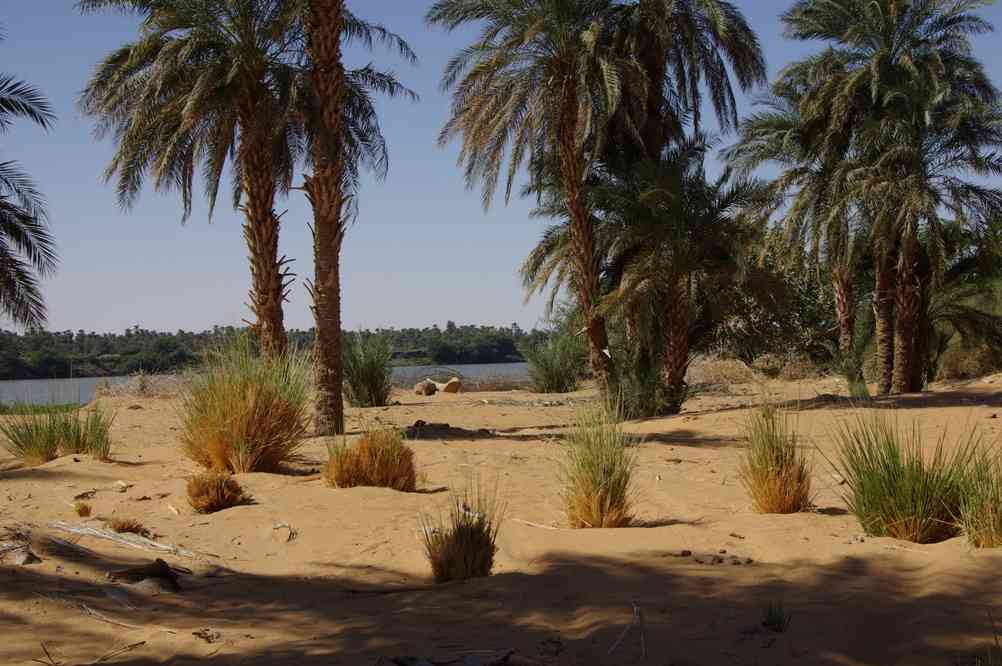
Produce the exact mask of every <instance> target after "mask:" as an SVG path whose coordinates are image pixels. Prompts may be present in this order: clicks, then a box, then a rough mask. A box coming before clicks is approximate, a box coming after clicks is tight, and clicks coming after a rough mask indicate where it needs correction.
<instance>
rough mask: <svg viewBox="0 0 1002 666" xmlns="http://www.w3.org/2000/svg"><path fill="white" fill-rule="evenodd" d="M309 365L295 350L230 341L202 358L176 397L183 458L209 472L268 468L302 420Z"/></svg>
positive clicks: (286, 450)
mask: <svg viewBox="0 0 1002 666" xmlns="http://www.w3.org/2000/svg"><path fill="white" fill-rule="evenodd" d="M310 377H311V367H310V362H309V359H308V358H307V357H306V356H305V355H303V354H300V353H297V352H289V353H286V354H282V355H278V356H274V357H263V356H261V355H259V354H258V352H257V348H256V347H255V346H254V345H253V344H252V342H251V341H250V340H249V339H246V338H238V339H236V340H234V341H232V342H231V343H230V344H228V345H226V346H224V347H222V348H219V349H216V350H213V351H211V352H209V353H208V354H207V355H206V360H205V364H204V366H203V367H202V368H201V369H200V370H198V371H193V372H192V373H190V374H189V375H188V376H187V379H186V382H185V385H184V388H183V390H182V394H181V420H182V425H183V432H182V435H181V441H182V446H183V449H184V453H185V455H187V456H188V457H189V458H191V459H192V460H194V461H195V462H196V463H198V464H199V465H202V466H203V467H206V468H208V469H210V470H213V471H217V472H231V473H240V472H274V471H277V470H278V469H279V467H280V466H281V465H282V464H283V463H284V462H286V461H287V460H289V458H291V457H292V456H293V454H295V452H296V450H297V449H298V448H299V446H300V445H301V443H302V441H303V439H304V438H305V436H306V432H307V425H308V422H309V412H308V409H309V391H310V385H311V384H310Z"/></svg>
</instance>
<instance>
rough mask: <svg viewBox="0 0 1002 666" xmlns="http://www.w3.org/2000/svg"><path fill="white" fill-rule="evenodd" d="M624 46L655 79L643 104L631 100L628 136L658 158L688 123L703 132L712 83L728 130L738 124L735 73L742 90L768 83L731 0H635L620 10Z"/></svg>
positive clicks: (618, 30)
mask: <svg viewBox="0 0 1002 666" xmlns="http://www.w3.org/2000/svg"><path fill="white" fill-rule="evenodd" d="M613 21H614V23H615V26H616V27H615V33H614V37H613V39H614V40H615V43H616V45H617V46H616V48H617V49H618V50H620V51H621V52H622V53H623V54H624V56H626V57H629V58H630V59H632V60H635V61H637V62H638V63H640V66H641V68H642V70H643V72H644V77H645V79H646V81H647V82H648V85H647V87H646V97H645V98H644V99H643V100H641V101H640V103H636V102H634V103H632V104H629V105H623V107H622V109H621V118H620V120H624V121H626V122H623V123H620V125H622V126H623V127H622V129H621V134H622V138H623V139H626V140H629V139H634V138H636V139H639V140H640V142H641V145H640V148H641V150H640V151H639V152H640V154H641V155H642V156H645V157H646V159H648V160H652V161H657V160H658V159H660V158H661V153H662V151H663V150H665V149H666V148H667V147H668V146H669V145H670V144H671V143H672V142H674V141H677V140H680V139H682V137H683V135H684V129H685V126H686V125H687V124H689V123H691V124H692V127H693V129H694V130H695V131H696V132H699V131H700V130H701V118H702V110H703V94H704V88H705V89H706V90H707V91H708V92H709V101H710V103H711V105H712V108H713V111H714V112H715V114H716V116H717V121H718V123H719V125H720V128H721V130H722V131H728V130H730V129H732V128H733V127H735V126H736V125H737V121H738V116H737V103H736V98H735V94H734V84H733V83H732V80H731V78H732V77H731V74H730V73H731V72H732V73H733V77H734V78H735V79H736V81H737V84H738V86H739V87H740V89H741V90H743V91H747V90H750V89H751V88H753V87H754V86H757V85H759V84H762V83H765V82H766V66H765V58H764V56H763V54H762V49H761V46H760V44H759V41H758V37H757V36H756V35H755V31H754V30H752V29H751V27H750V26H749V25H748V22H747V21H746V20H745V18H744V16H743V15H742V13H741V11H740V10H739V9H738V8H737V7H736V6H735V5H734V4H733V3H731V2H728V1H727V0H632V1H631V2H627V3H623V4H621V5H619V6H618V7H617V8H616V10H615V13H614V18H613Z"/></svg>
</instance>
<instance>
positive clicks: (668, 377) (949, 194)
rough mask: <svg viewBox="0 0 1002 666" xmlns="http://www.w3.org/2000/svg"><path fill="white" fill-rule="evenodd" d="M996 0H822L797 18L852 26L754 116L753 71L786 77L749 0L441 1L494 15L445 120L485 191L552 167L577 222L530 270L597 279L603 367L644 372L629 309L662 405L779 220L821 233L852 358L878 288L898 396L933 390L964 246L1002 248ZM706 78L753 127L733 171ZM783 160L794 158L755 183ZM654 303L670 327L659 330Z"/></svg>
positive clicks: (885, 364) (570, 219)
mask: <svg viewBox="0 0 1002 666" xmlns="http://www.w3.org/2000/svg"><path fill="white" fill-rule="evenodd" d="M983 4H985V3H984V2H981V1H980V0H824V1H822V0H799V1H797V2H795V3H794V5H793V7H792V8H791V9H789V10H788V11H787V12H785V14H783V16H782V20H783V22H784V23H785V25H786V28H787V35H788V36H789V37H791V38H794V39H800V40H823V41H825V42H827V43H828V46H827V48H825V49H824V50H823V51H821V52H820V53H819V54H817V55H815V56H811V57H809V58H806V59H805V60H803V61H800V62H796V63H793V64H792V65H790V66H788V67H786V68H785V69H784V70H783V71H782V73H781V74H780V75H779V77H778V79H777V80H776V82H775V83H774V84H773V85H772V87H771V94H770V95H768V96H767V98H766V99H764V100H763V102H762V104H763V105H764V106H763V109H761V110H760V111H759V112H757V113H755V114H754V115H752V116H751V117H750V118H747V119H745V120H744V121H743V122H739V120H738V117H737V112H736V108H735V103H734V93H733V87H734V85H735V84H737V86H739V87H740V88H742V89H745V90H747V89H749V88H752V87H754V86H756V85H758V84H761V83H763V82H764V81H765V65H764V62H763V58H762V54H761V51H760V49H759V46H758V41H757V39H756V37H755V35H754V33H753V32H752V30H751V29H750V28H749V27H748V25H747V23H746V21H745V20H744V18H743V17H742V15H741V13H740V12H739V11H738V9H737V8H736V7H735V6H734V5H733V4H732V3H730V2H726V1H724V0H632V1H628V2H627V1H616V0H582V1H572V0H532V1H519V2H516V1H504V0H499V1H491V0H479V1H478V0H441V1H440V2H437V3H436V4H435V5H434V7H433V8H432V10H431V13H430V18H431V20H432V21H433V22H435V23H441V24H444V25H446V26H448V27H450V28H455V27H458V26H461V25H465V24H467V23H476V24H479V25H481V26H482V32H481V34H480V36H479V37H478V38H477V39H476V40H475V41H474V42H473V43H472V44H471V45H470V46H469V47H468V48H466V49H464V50H463V51H461V52H460V54H459V55H458V56H457V57H456V58H455V60H454V61H453V62H452V63H451V64H450V66H449V68H448V70H447V72H446V76H445V84H446V85H447V86H449V87H451V88H453V89H454V98H453V99H454V101H453V117H452V119H451V120H450V122H449V124H448V125H447V126H446V128H445V130H444V131H443V134H442V139H443V140H449V139H451V138H453V137H454V136H458V137H460V138H461V141H462V153H461V160H462V162H463V164H464V165H465V168H466V176H467V179H468V181H469V183H470V185H471V186H472V185H478V184H479V185H482V187H483V191H484V201H485V204H487V203H489V202H490V199H491V197H492V195H493V193H494V191H495V189H496V187H497V185H498V183H499V181H500V180H502V178H503V179H504V183H505V185H506V196H510V195H511V192H512V188H513V183H514V181H515V179H516V177H517V175H518V174H519V169H520V167H522V166H523V165H527V166H528V170H529V185H528V186H527V187H526V192H528V193H532V194H535V195H537V196H539V198H540V201H541V206H540V212H541V214H544V215H550V216H554V217H558V218H560V222H559V223H558V224H556V225H554V226H553V227H552V228H550V229H549V230H548V231H547V232H546V233H545V234H544V237H543V240H542V241H541V242H540V244H539V246H537V248H536V249H535V250H534V251H533V253H532V254H531V255H530V257H529V259H528V260H527V261H526V263H525V265H524V266H523V275H524V277H525V282H526V286H527V287H528V288H529V289H530V290H539V289H543V288H545V287H546V286H551V287H554V288H557V289H559V288H561V287H567V288H569V290H570V291H571V292H572V293H573V294H574V296H575V298H576V304H577V308H578V311H579V313H580V314H581V316H582V317H583V320H584V321H583V330H584V331H585V332H586V334H587V339H588V344H589V352H590V353H589V357H590V362H591V369H592V371H593V372H594V374H595V376H596V377H597V378H598V380H599V383H600V385H603V386H607V387H608V386H609V385H610V381H613V382H614V381H615V378H616V377H617V376H622V374H623V371H622V369H617V368H616V367H615V364H616V360H617V353H616V352H615V350H611V351H610V345H609V332H608V326H607V318H608V316H609V314H610V313H611V312H614V311H617V310H618V311H622V313H623V314H624V316H625V318H626V320H627V321H626V330H627V338H628V339H629V338H634V340H633V341H632V342H631V344H629V345H627V347H630V348H636V347H637V346H638V345H639V346H640V347H643V348H646V349H647V351H646V353H645V356H646V363H648V364H649V363H651V362H656V363H658V364H660V366H661V367H660V373H661V381H662V383H663V390H664V403H663V405H662V410H663V411H665V412H668V413H674V412H677V411H678V410H679V409H680V408H681V404H682V401H684V399H685V395H686V391H687V386H686V383H685V374H686V368H687V366H688V364H689V361H690V358H691V349H692V343H693V340H694V339H695V338H696V337H698V336H699V335H701V334H703V333H705V326H702V325H701V323H700V319H701V313H700V310H701V309H703V308H704V307H705V305H706V304H707V303H710V302H712V301H713V298H714V294H716V293H719V292H720V291H721V290H722V289H726V286H727V285H728V284H733V282H734V281H735V280H737V279H739V278H738V276H737V272H738V268H739V267H740V265H741V263H742V262H741V257H744V258H746V259H748V258H750V257H749V249H751V248H758V249H760V248H761V247H762V243H763V238H764V236H765V234H763V233H762V229H763V228H764V227H765V226H766V223H767V221H768V220H770V219H773V220H776V219H778V221H779V222H780V226H781V227H783V228H784V229H785V230H786V234H785V235H784V237H783V241H784V243H785V244H786V246H787V248H788V249H789V250H791V254H801V255H802V254H803V253H804V251H805V250H806V251H807V254H808V256H809V257H810V258H811V259H813V260H816V261H817V262H818V263H819V264H821V265H822V266H821V267H822V268H823V269H824V272H825V274H826V275H828V276H830V280H831V285H832V288H833V290H834V292H835V296H836V298H835V304H836V311H837V312H836V314H837V318H838V322H839V326H840V335H839V347H840V350H839V355H840V356H841V358H842V362H843V363H850V361H855V366H856V372H857V373H858V372H860V370H859V367H860V366H861V362H860V359H859V358H858V354H856V355H855V356H853V350H854V349H857V348H858V346H859V345H857V344H856V343H857V340H856V339H854V337H855V336H856V332H855V328H856V313H857V310H858V308H859V306H860V304H861V303H863V302H864V301H865V300H866V298H864V296H866V295H869V296H870V299H871V300H872V304H873V308H874V311H875V328H876V338H877V339H876V346H877V350H878V351H877V354H878V358H879V361H880V362H879V389H880V392H881V393H888V392H891V391H894V392H906V391H912V390H917V389H920V388H922V386H923V385H924V382H925V381H926V379H927V378H928V377H927V370H928V368H927V365H926V363H925V362H924V359H925V358H926V354H927V352H928V345H929V344H930V340H929V337H930V334H929V332H928V331H929V330H930V329H929V320H930V314H931V310H930V304H931V303H932V302H933V298H932V296H933V294H934V293H935V292H936V290H937V289H939V288H940V287H941V286H942V285H943V284H944V282H943V280H944V276H945V275H946V272H947V268H948V267H949V266H953V267H955V268H956V267H958V266H960V265H962V264H964V263H965V261H967V260H969V259H970V257H969V256H967V255H969V254H970V253H971V252H973V253H974V254H979V253H980V254H984V253H985V252H988V251H991V248H992V243H991V242H990V241H991V234H992V233H993V230H994V229H995V226H994V225H995V224H996V223H997V222H998V221H999V220H1000V219H1002V215H1000V214H1002V190H999V189H998V188H995V187H992V186H991V185H990V184H987V183H986V179H987V178H989V177H993V176H997V175H999V173H1000V170H1002V157H1000V156H999V154H998V153H997V152H996V151H997V149H998V148H999V147H1000V146H1002V134H999V131H1000V128H1002V125H1000V124H999V120H1000V119H1002V116H1000V115H999V112H1000V107H999V98H998V91H997V90H996V89H995V87H994V86H993V85H992V83H991V81H990V80H989V77H988V76H987V74H986V73H985V71H984V68H983V67H982V65H981V64H980V62H978V60H977V59H976V58H974V57H973V55H972V53H971V42H970V37H971V35H974V34H978V33H981V32H985V31H987V30H989V29H990V28H991V26H990V25H989V24H988V23H986V22H985V21H984V20H983V19H981V18H980V17H978V16H977V15H976V14H975V13H974V12H975V10H976V9H977V8H978V7H979V6H981V5H983ZM704 92H706V93H708V95H707V97H708V101H709V102H710V104H711V105H712V108H713V109H714V111H715V112H716V114H717V119H718V121H719V124H720V126H721V128H722V130H724V131H727V130H730V129H732V128H737V129H738V132H739V137H738V141H737V143H736V144H735V145H734V146H732V147H731V148H730V149H729V150H728V151H726V153H725V158H726V159H725V163H726V164H727V167H728V168H727V169H725V170H724V172H723V174H722V175H721V176H720V177H719V178H717V179H709V178H708V177H707V171H706V167H705V158H706V154H707V151H708V149H709V147H710V146H711V145H712V141H711V140H709V139H708V138H707V137H706V136H704V135H703V134H702V133H701V110H702V104H703V99H702V97H703V96H704ZM767 162H770V163H773V164H775V165H778V166H779V168H780V170H781V173H780V176H779V177H778V178H776V179H775V180H773V181H771V182H765V181H757V180H752V179H751V178H750V176H751V174H752V172H753V171H754V170H755V169H756V168H757V167H759V166H760V165H762V164H764V163H767ZM951 228H956V229H962V230H963V232H964V233H965V234H967V241H966V242H965V243H964V244H963V248H964V249H963V250H962V251H961V250H959V248H960V246H956V245H954V247H955V248H956V249H957V250H958V251H959V254H958V252H954V253H953V254H952V255H951V254H949V253H948V252H947V247H946V246H947V245H948V243H946V241H945V239H946V238H947V237H948V236H950V233H948V231H949V229H951ZM770 235H771V236H772V237H775V234H770ZM965 253H966V254H965ZM995 256H997V255H995ZM870 269H872V272H873V274H874V286H873V288H872V289H871V290H866V289H865V287H864V285H862V284H860V282H861V277H860V276H861V275H863V274H865V273H866V271H867V270H870ZM718 314H719V313H718ZM967 314H970V313H967ZM645 315H652V316H645ZM644 321H647V322H653V324H654V327H653V330H655V331H656V332H657V335H656V336H651V335H647V336H641V337H639V338H638V337H637V336H638V327H639V326H640V324H641V323H642V322H644ZM626 356H627V355H626V354H619V355H618V357H619V358H621V359H622V361H621V362H622V363H627V362H628V361H627V359H626Z"/></svg>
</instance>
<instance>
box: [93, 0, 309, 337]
mask: <svg viewBox="0 0 1002 666" xmlns="http://www.w3.org/2000/svg"><path fill="white" fill-rule="evenodd" d="M79 7H80V9H81V10H82V11H84V12H95V11H99V10H102V9H118V10H121V11H128V12H134V13H138V14H139V15H141V16H142V19H143V20H142V24H141V27H140V33H139V36H138V38H137V39H136V41H134V42H131V43H128V44H126V45H124V46H122V47H120V48H118V49H116V50H115V51H113V52H111V53H110V54H109V55H108V56H107V57H106V58H105V59H104V60H103V61H102V62H101V63H100V64H99V66H98V68H97V71H96V72H95V74H94V75H93V77H92V78H91V79H90V81H89V82H88V83H87V86H86V88H85V89H84V92H83V95H82V99H81V107H82V108H83V110H84V112H85V113H87V114H88V115H91V116H93V117H95V118H96V119H97V127H96V133H97V135H98V136H99V137H103V136H106V135H111V136H112V137H113V138H114V140H115V143H116V152H115V155H114V157H113V158H112V161H111V164H110V165H109V166H108V169H107V171H106V174H105V176H106V178H107V179H108V180H109V181H110V180H113V179H114V180H115V181H116V183H117V189H118V198H119V202H120V203H121V205H122V206H123V207H125V208H126V209H129V208H132V207H133V206H134V205H135V203H136V200H137V198H138V195H139V193H140V191H141V190H142V187H143V185H144V184H145V183H146V182H147V181H152V185H153V187H154V188H155V189H157V190H161V191H170V190H178V191H179V192H180V194H181V199H182V203H183V206H184V212H183V216H182V221H186V220H187V219H188V217H189V215H190V213H191V206H192V190H193V186H194V181H195V170H196V168H199V167H200V168H201V171H202V179H203V181H204V188H205V193H206V196H207V198H208V202H209V215H210V218H211V216H212V212H213V210H214V208H215V205H216V198H217V194H218V192H219V185H220V180H221V178H222V174H223V171H224V169H225V167H226V164H227V162H229V163H230V164H231V169H232V172H233V185H234V192H233V202H234V207H236V208H239V209H241V210H242V212H243V214H244V218H245V222H244V237H245V239H246V242H247V248H248V251H249V254H250V263H251V284H252V286H251V292H250V307H251V309H252V310H253V312H254V315H255V318H256V321H255V324H254V327H255V329H256V331H257V333H258V335H259V339H260V343H261V348H262V351H264V352H265V353H269V354H277V353H281V352H283V351H284V350H285V348H286V345H287V339H286V333H285V326H284V317H283V303H284V301H285V297H286V290H287V287H288V284H289V280H290V274H289V272H288V270H287V264H288V263H289V261H288V260H287V259H286V258H284V257H282V258H279V256H278V236H279V228H280V221H279V217H278V216H277V215H276V214H275V212H274V204H275V198H276V195H277V194H279V193H282V194H284V193H286V192H287V191H288V190H289V188H290V186H291V183H292V175H293V169H294V165H295V163H296V161H297V160H298V159H299V158H300V156H301V154H302V150H303V142H302V132H301V130H299V129H297V127H298V126H299V124H300V122H301V121H300V114H299V113H298V110H297V109H296V100H297V99H298V93H299V90H298V89H299V88H301V85H300V83H299V81H298V77H297V61H298V57H299V53H300V51H301V49H300V46H299V43H300V41H301V27H300V26H298V25H297V23H296V14H295V12H294V11H293V9H294V8H293V7H292V3H286V2H283V0H245V1H243V2H230V1H227V0H81V2H80V3H79Z"/></svg>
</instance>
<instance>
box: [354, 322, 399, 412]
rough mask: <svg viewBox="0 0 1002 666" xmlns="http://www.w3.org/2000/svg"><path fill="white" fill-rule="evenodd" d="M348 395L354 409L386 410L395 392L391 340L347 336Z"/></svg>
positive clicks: (359, 335)
mask: <svg viewBox="0 0 1002 666" xmlns="http://www.w3.org/2000/svg"><path fill="white" fill-rule="evenodd" d="M342 348H343V356H342V358H343V364H344V392H345V397H346V398H348V402H349V403H351V405H353V406H354V407H384V406H385V405H386V404H388V403H389V401H390V393H391V391H392V390H393V384H392V382H391V373H392V369H391V367H390V361H392V360H393V352H392V350H391V349H390V343H389V340H387V339H386V338H385V337H383V336H380V335H363V334H361V333H359V334H355V335H347V336H345V338H344V344H343V345H342Z"/></svg>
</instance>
